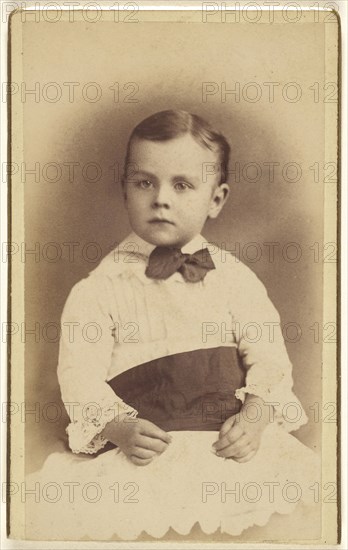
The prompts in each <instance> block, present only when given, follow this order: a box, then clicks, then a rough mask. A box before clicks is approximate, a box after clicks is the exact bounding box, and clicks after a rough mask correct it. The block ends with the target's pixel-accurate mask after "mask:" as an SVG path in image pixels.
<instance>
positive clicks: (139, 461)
mask: <svg viewBox="0 0 348 550" xmlns="http://www.w3.org/2000/svg"><path fill="white" fill-rule="evenodd" d="M129 459H130V460H131V462H133V464H136V465H137V466H147V464H150V462H152V458H138V457H137V456H135V455H131V456H130V457H129Z"/></svg>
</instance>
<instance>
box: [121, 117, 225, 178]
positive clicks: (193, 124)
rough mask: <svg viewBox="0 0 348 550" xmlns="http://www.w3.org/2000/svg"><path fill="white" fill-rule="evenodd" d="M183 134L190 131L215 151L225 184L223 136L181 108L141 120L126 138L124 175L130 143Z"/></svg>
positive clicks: (165, 139) (167, 138) (198, 141)
mask: <svg viewBox="0 0 348 550" xmlns="http://www.w3.org/2000/svg"><path fill="white" fill-rule="evenodd" d="M185 134H190V135H191V136H192V137H193V138H194V139H195V140H196V141H197V143H199V144H200V145H202V146H203V147H207V148H208V149H210V150H211V151H216V152H217V153H218V155H219V162H220V166H221V180H220V184H221V183H225V182H226V178H227V172H228V162H229V157H230V146H229V144H228V142H227V140H226V138H225V137H224V136H223V135H222V134H221V133H220V132H218V131H217V130H215V129H214V128H212V127H211V126H210V124H209V123H208V122H207V121H206V120H204V119H203V118H201V117H200V116H198V115H194V114H191V113H188V112H187V111H181V110H168V111H160V112H158V113H154V114H153V115H151V116H149V117H147V118H145V119H144V120H142V121H141V122H140V123H139V124H138V125H137V126H136V127H135V128H134V130H133V131H132V133H131V135H130V137H129V140H128V145H127V153H126V159H125V167H124V174H126V170H127V166H128V163H129V156H130V150H131V145H132V141H133V140H134V139H136V138H138V139H148V140H150V141H167V140H170V139H174V138H177V137H180V136H183V135H185ZM124 177H125V176H124Z"/></svg>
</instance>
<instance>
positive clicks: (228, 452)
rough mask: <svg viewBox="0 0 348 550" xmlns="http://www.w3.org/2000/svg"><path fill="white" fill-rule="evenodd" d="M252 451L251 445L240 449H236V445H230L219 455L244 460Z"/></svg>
mask: <svg viewBox="0 0 348 550" xmlns="http://www.w3.org/2000/svg"><path fill="white" fill-rule="evenodd" d="M251 450H252V448H251V445H250V444H248V445H245V446H242V447H239V448H238V449H236V448H235V446H234V445H230V446H229V447H225V449H222V451H219V452H218V453H217V455H218V456H221V457H223V458H242V457H244V456H246V455H248V454H249V453H250V452H251Z"/></svg>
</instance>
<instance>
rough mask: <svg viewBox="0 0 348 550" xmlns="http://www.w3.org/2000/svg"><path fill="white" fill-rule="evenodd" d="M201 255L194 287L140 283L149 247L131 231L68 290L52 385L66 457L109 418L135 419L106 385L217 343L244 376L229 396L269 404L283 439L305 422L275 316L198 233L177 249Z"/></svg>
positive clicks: (94, 444) (227, 258) (92, 447)
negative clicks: (64, 425)
mask: <svg viewBox="0 0 348 550" xmlns="http://www.w3.org/2000/svg"><path fill="white" fill-rule="evenodd" d="M205 247H208V248H210V250H211V254H212V258H213V261H214V263H215V267H216V269H214V270H212V271H209V272H208V273H207V275H206V277H205V279H204V280H203V281H200V282H198V283H186V282H185V281H184V279H183V277H182V275H181V274H180V273H178V272H176V273H174V274H173V275H172V276H171V277H169V278H168V279H167V280H154V279H150V278H148V277H146V275H145V269H146V265H147V260H148V256H149V255H150V253H151V252H152V250H153V249H154V246H153V245H150V244H148V243H146V242H145V241H143V240H142V239H140V237H138V236H137V235H136V234H134V233H132V234H131V235H130V236H129V237H128V238H127V239H125V240H124V241H123V242H122V243H121V244H120V245H119V246H118V247H117V248H116V249H115V250H114V251H112V252H111V253H110V254H108V256H106V257H105V258H104V259H103V261H102V262H101V263H100V265H99V266H98V267H97V268H96V269H94V270H93V271H92V272H91V273H90V275H89V277H87V278H86V279H83V280H82V281H80V282H79V283H77V284H76V285H75V286H74V288H73V289H72V291H71V293H70V296H69V297H68V300H67V302H66V305H65V308H64V311H63V316H62V337H61V342H60V352H59V365H58V378H59V383H60V387H61V392H62V398H63V401H64V403H65V405H66V407H67V410H68V414H69V416H70V419H71V424H70V425H69V427H68V434H69V444H70V447H71V449H72V450H73V452H85V453H95V452H97V451H98V450H99V449H101V448H102V447H103V446H105V444H106V442H107V440H106V439H105V438H104V437H103V436H101V435H100V433H101V432H102V430H103V429H104V427H105V425H106V424H107V423H108V422H109V421H110V420H112V419H113V418H114V417H115V415H116V416H118V415H119V414H120V413H130V414H131V413H133V415H136V411H134V409H132V407H130V406H128V405H127V404H125V403H123V401H122V400H121V399H119V398H117V396H116V395H115V393H114V392H113V390H112V389H111V388H110V387H109V385H108V384H107V381H108V380H111V379H112V378H114V377H115V376H116V375H118V374H120V373H121V372H123V371H125V370H127V369H129V368H132V367H134V366H136V365H139V364H141V363H145V362H147V361H151V360H153V359H157V358H159V357H164V356H167V355H171V354H174V353H180V352H185V351H192V350H195V349H200V348H213V347H218V346H222V345H223V346H237V347H238V351H239V354H240V356H241V358H242V361H243V365H244V367H245V369H246V370H247V378H246V387H244V388H240V389H238V390H237V392H236V396H237V397H239V398H240V399H241V400H242V401H243V400H244V396H245V393H246V392H248V393H252V394H254V395H258V396H260V397H262V398H263V400H264V401H266V402H268V403H273V407H274V408H275V409H276V418H275V421H277V422H280V423H282V424H283V425H284V427H285V429H286V430H287V431H293V430H296V429H298V428H299V427H300V426H301V425H302V424H305V423H306V421H307V418H306V414H305V412H304V410H303V408H302V406H301V405H300V403H299V401H298V399H297V398H296V396H295V395H294V394H293V392H292V384H293V382H292V376H291V364H290V361H289V358H288V355H287V352H286V348H285V345H284V341H283V337H282V332H281V327H280V319H279V315H278V313H277V311H276V309H275V308H274V306H273V304H272V303H271V301H270V299H269V298H268V296H267V293H266V290H265V288H264V286H263V284H262V283H261V281H260V280H259V279H258V278H257V276H256V275H255V274H254V273H253V272H252V271H251V270H250V269H249V268H248V267H246V266H245V265H244V264H242V263H241V262H240V261H238V260H237V258H236V257H235V256H233V255H232V254H230V253H226V252H225V251H223V250H221V249H219V248H218V247H216V246H215V245H211V244H209V243H207V242H206V241H205V240H204V238H203V237H202V236H200V235H199V236H197V237H196V238H194V239H193V240H192V241H191V242H190V243H188V244H187V245H186V246H185V247H183V249H182V251H183V252H186V253H193V252H195V251H197V250H199V249H202V248H205ZM290 403H291V404H292V407H293V409H292V411H291V413H290V414H287V412H288V404H290ZM284 411H285V417H284V415H283V412H284ZM293 411H295V414H294V415H293ZM292 419H294V421H292Z"/></svg>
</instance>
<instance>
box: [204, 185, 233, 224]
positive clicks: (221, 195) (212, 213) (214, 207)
mask: <svg viewBox="0 0 348 550" xmlns="http://www.w3.org/2000/svg"><path fill="white" fill-rule="evenodd" d="M229 193H230V188H229V186H228V185H227V183H221V184H220V185H218V186H217V187H216V189H215V190H214V192H213V196H212V198H211V203H210V208H209V212H208V218H217V216H218V215H219V214H220V212H221V210H222V208H223V206H224V204H225V203H226V201H227V199H228V195H229Z"/></svg>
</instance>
